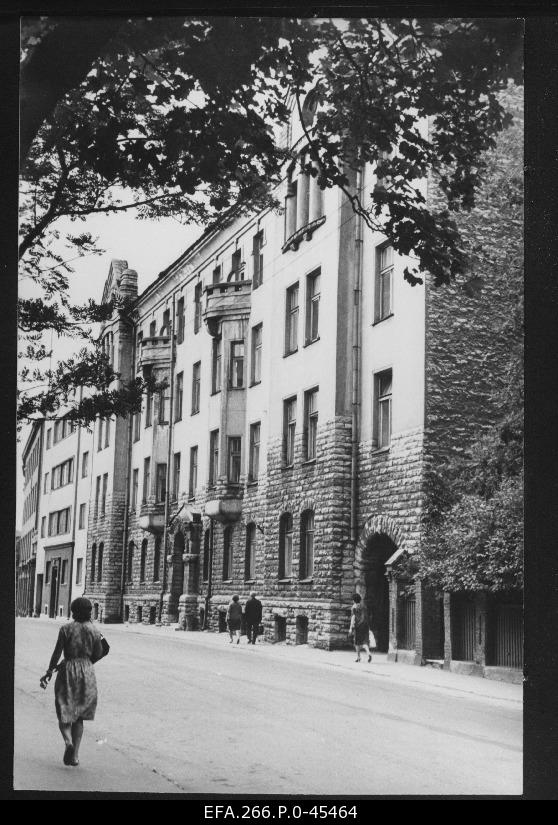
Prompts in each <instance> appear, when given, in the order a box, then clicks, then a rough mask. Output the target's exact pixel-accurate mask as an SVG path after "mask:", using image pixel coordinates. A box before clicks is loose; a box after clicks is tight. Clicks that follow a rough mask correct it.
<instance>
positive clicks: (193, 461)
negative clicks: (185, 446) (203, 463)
mask: <svg viewBox="0 0 558 825" xmlns="http://www.w3.org/2000/svg"><path fill="white" fill-rule="evenodd" d="M197 486H198V448H197V447H190V479H189V481H188V498H194V496H195V495H196V487H197Z"/></svg>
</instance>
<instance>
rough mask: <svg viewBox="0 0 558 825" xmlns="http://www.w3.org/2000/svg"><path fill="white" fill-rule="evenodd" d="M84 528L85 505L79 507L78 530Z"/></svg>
mask: <svg viewBox="0 0 558 825" xmlns="http://www.w3.org/2000/svg"><path fill="white" fill-rule="evenodd" d="M84 527H85V503H84V504H80V505H79V522H78V530H83V529H84Z"/></svg>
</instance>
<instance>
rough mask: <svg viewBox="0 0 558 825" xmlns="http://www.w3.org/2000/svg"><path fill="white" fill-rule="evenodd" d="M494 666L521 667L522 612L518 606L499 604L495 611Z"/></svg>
mask: <svg viewBox="0 0 558 825" xmlns="http://www.w3.org/2000/svg"><path fill="white" fill-rule="evenodd" d="M495 614H496V615H495V628H494V631H495V632H494V664H495V665H497V666H499V667H518V668H521V667H523V611H522V609H521V605H520V604H499V605H497V606H496V609H495Z"/></svg>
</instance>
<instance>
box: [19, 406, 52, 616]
mask: <svg viewBox="0 0 558 825" xmlns="http://www.w3.org/2000/svg"><path fill="white" fill-rule="evenodd" d="M46 420H47V419H45V418H44V419H43V420H42V421H41V432H40V433H39V443H40V446H39V485H38V488H37V509H36V511H35V532H36V534H37V555H38V551H39V541H40V539H41V529H40V524H41V496H42V495H43V451H44V448H45V438H46V435H45V431H46V423H45V422H46ZM22 538H23V537H22ZM31 546H32V545H31ZM44 566H45V562H44V547H43V570H44ZM36 601H37V556H35V574H34V578H33V604H32V605H31V615H32V616H34V615H35V612H36V611H35V604H36ZM38 612H39V614H40V612H41V606H40V605H39V610H38Z"/></svg>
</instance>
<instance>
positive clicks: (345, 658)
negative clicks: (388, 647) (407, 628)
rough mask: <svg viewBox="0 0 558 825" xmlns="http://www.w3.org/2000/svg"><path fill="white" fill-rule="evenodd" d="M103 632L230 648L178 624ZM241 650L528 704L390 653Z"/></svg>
mask: <svg viewBox="0 0 558 825" xmlns="http://www.w3.org/2000/svg"><path fill="white" fill-rule="evenodd" d="M103 631H104V633H105V635H106V636H107V639H108V641H109V642H110V637H111V636H113V635H114V634H123V635H126V634H130V633H132V634H139V635H152V636H157V635H159V636H164V637H165V638H166V639H169V640H170V639H173V640H174V641H176V643H177V644H186V643H187V644H192V645H199V646H203V647H206V648H223V647H225V646H228V644H229V637H228V634H227V633H214V632H210V631H203V632H200V631H194V632H188V631H183V630H181V629H180V628H179V627H178V625H162V626H156V625H144V624H136V623H133V624H105V625H103ZM238 651H239V653H242V655H258V656H265V657H269V658H272V659H276V660H280V659H286V658H288V659H289V660H291V661H299V662H300V663H301V664H305V665H313V666H317V667H320V668H323V667H327V668H329V669H335V670H341V671H343V672H347V673H350V674H351V675H352V676H354V677H356V678H359V679H370V678H380V679H382V680H388V681H393V682H394V683H398V684H408V685H413V686H415V687H417V688H418V689H420V688H425V689H428V690H432V689H434V690H443V691H450V692H453V693H455V694H456V695H458V694H467V695H468V697H469V698H470V697H471V696H477V697H479V698H482V699H483V700H486V699H489V700H495V701H497V702H502V701H504V702H511V703H514V704H521V703H522V702H523V687H522V685H515V684H511V683H509V682H499V681H495V680H492V679H484V678H482V677H479V676H465V675H462V674H459V673H451V672H450V671H447V670H440V669H438V668H433V667H429V666H426V667H420V666H417V665H405V664H402V663H399V662H388V661H387V654H386V653H373V655H372V662H371V663H370V664H368V663H367V662H366V657H365V656H363V657H362V662H361V663H360V664H357V663H356V662H355V661H354V658H355V653H354V650H352V649H351V650H332V651H328V650H321V649H319V648H314V647H309V646H308V645H287V644H285V643H283V642H281V643H278V644H271V643H269V642H263V641H261V640H259V641H258V642H257V644H256V645H255V646H252V645H247V643H246V637H245V636H243V637H242V639H241V643H240V645H239V648H238Z"/></svg>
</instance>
